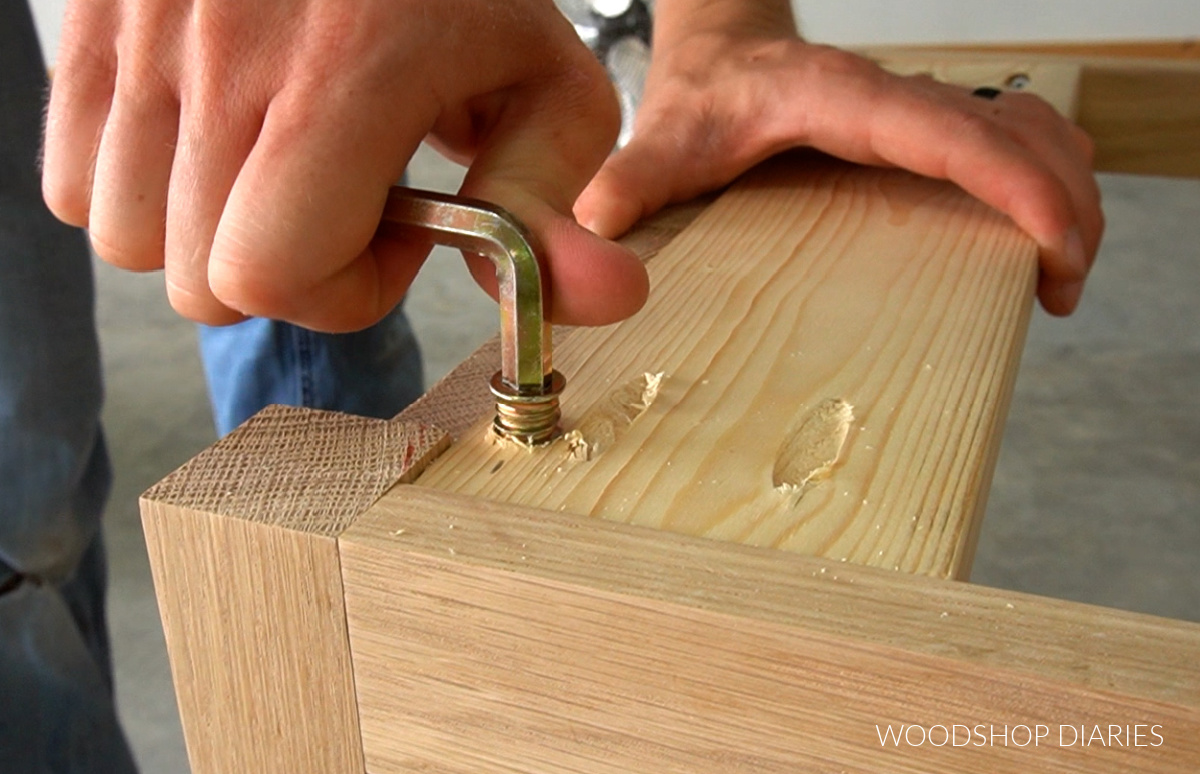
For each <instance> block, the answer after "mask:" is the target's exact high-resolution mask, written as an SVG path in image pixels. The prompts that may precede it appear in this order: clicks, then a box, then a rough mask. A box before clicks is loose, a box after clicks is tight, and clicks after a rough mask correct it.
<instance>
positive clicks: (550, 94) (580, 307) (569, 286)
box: [461, 80, 649, 325]
mask: <svg viewBox="0 0 1200 774" xmlns="http://www.w3.org/2000/svg"><path fill="white" fill-rule="evenodd" d="M602 85H603V88H604V89H605V91H601V92H599V93H598V94H597V93H596V90H595V89H592V90H589V91H590V93H588V94H579V93H578V92H579V88H578V85H577V84H576V85H575V88H574V89H572V85H571V84H560V85H559V86H547V85H546V84H545V83H544V82H543V83H541V84H538V85H536V86H534V87H531V88H530V89H528V90H527V91H526V92H525V93H523V94H516V95H514V94H513V93H511V92H510V93H508V94H506V95H504V97H503V99H504V101H505V104H504V105H503V108H502V109H500V110H498V111H496V113H498V114H499V115H500V116H501V117H500V119H499V120H498V121H497V122H496V123H495V124H494V126H492V127H491V128H490V130H489V131H487V132H486V133H485V135H484V137H483V138H482V142H481V143H480V145H479V146H478V151H477V153H476V155H475V159H474V161H473V163H472V164H471V167H470V170H469V171H468V173H467V177H466V179H465V180H464V182H463V185H462V189H461V193H462V194H463V195H464V196H470V197H473V198H478V199H483V200H485V201H489V202H493V203H495V204H498V205H500V206H502V207H504V208H505V209H507V210H508V211H509V212H511V213H512V214H513V215H515V216H516V217H517V218H518V219H519V220H521V222H522V223H524V224H525V226H526V227H527V228H528V229H529V230H530V232H531V233H532V234H533V237H534V239H535V240H536V242H537V243H538V247H539V248H540V252H541V255H542V258H543V261H544V263H543V271H544V275H545V276H543V287H544V289H545V290H546V291H547V299H548V301H547V304H548V309H549V317H550V319H551V320H552V321H553V322H555V323H560V324H570V325H604V324H608V323H612V322H617V321H619V320H622V319H624V318H626V317H629V316H630V315H632V314H633V313H635V312H636V311H637V310H638V309H640V308H641V307H642V305H643V304H644V303H645V301H646V296H647V294H648V291H649V280H648V278H647V276H646V270H645V268H644V267H643V266H642V263H641V261H640V260H639V259H638V258H637V256H636V255H634V254H633V253H632V252H631V251H629V250H627V249H626V248H624V247H621V246H620V245H617V244H614V243H612V242H610V241H608V240H606V239H604V238H602V237H600V236H597V235H596V234H594V233H592V232H591V231H589V230H587V229H586V228H583V227H582V226H580V225H579V224H578V223H577V222H576V220H575V218H574V217H573V215H572V213H571V208H572V204H573V203H574V201H575V198H576V196H577V195H578V194H579V191H580V190H581V189H582V188H583V187H584V185H585V184H586V183H587V180H588V179H589V177H590V176H591V174H592V173H593V172H594V171H595V169H596V167H597V166H599V164H600V162H601V160H603V158H604V156H605V154H606V153H607V151H608V149H610V148H611V147H612V143H613V140H614V138H615V136H616V127H617V125H618V122H619V113H618V112H617V109H616V106H615V100H613V98H612V95H611V93H609V92H608V91H607V89H608V84H607V81H606V80H605V81H603V82H602ZM596 97H601V98H600V99H596ZM487 112H492V111H487ZM468 264H469V266H470V268H471V273H472V274H473V275H474V276H475V279H476V281H478V282H479V284H480V285H481V286H482V287H483V288H484V289H485V290H487V291H488V292H489V293H490V294H491V295H492V296H493V297H494V296H495V295H496V292H497V290H496V277H495V269H494V267H493V266H492V265H491V263H490V262H488V261H486V260H484V259H482V258H474V259H472V258H468Z"/></svg>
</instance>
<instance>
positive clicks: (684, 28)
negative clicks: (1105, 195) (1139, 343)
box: [575, 0, 1104, 314]
mask: <svg viewBox="0 0 1200 774" xmlns="http://www.w3.org/2000/svg"><path fill="white" fill-rule="evenodd" d="M685 5H687V6H688V8H689V10H690V11H692V12H691V13H687V14H684V13H683V8H684V6H685ZM704 6H713V7H716V8H717V11H718V12H717V13H714V14H710V15H709V16H708V17H707V18H706V17H705V16H704V14H703V13H699V11H701V10H705V9H704V8H703V7H704ZM730 8H736V9H737V11H736V12H734V13H730V12H729V9H730ZM671 9H674V11H675V13H676V14H677V15H675V16H668V15H665V14H666V13H667V12H668V11H669V10H671ZM746 9H751V10H753V11H754V13H746ZM658 11H659V17H658V26H657V27H656V28H655V40H654V45H655V47H654V58H653V59H652V61H651V66H650V70H649V73H648V75H647V81H646V86H645V92H644V96H643V101H642V105H641V108H640V109H639V112H638V115H637V119H636V122H635V127H634V136H633V139H632V140H631V142H630V143H629V144H628V145H627V146H626V147H625V148H624V149H623V150H622V151H620V152H619V153H617V154H615V155H614V156H613V157H612V158H610V159H609V160H608V162H607V163H606V164H605V165H604V167H603V168H602V169H601V170H600V172H599V174H598V175H597V176H596V178H595V179H594V180H593V181H592V183H591V184H590V185H589V187H588V188H587V189H586V190H585V191H584V193H583V195H582V196H581V197H580V199H579V201H578V202H577V203H576V206H575V213H576V215H577V216H578V217H579V219H580V222H582V223H583V224H584V225H587V226H588V227H590V228H592V229H593V230H595V231H596V232H597V233H599V234H601V235H604V236H608V237H614V236H616V235H618V234H620V233H622V232H623V231H625V230H626V229H627V228H628V227H629V226H631V225H632V224H633V223H635V222H636V221H637V220H638V219H639V218H641V217H643V216H645V215H648V214H650V213H652V212H654V211H655V210H657V209H659V208H660V207H662V206H664V205H666V204H668V203H670V202H674V201H681V200H686V199H689V198H692V197H694V196H696V195H698V194H700V193H702V192H704V191H708V190H711V189H713V188H717V187H720V186H721V185H724V184H726V183H728V182H729V181H731V180H732V179H733V178H734V177H736V176H737V175H739V174H741V173H742V172H743V171H745V170H746V169H749V168H750V167H751V166H753V165H754V164H756V163H758V162H759V161H762V160H763V159H766V158H768V157H770V156H772V155H774V154H776V153H778V152H780V151H783V150H786V149H788V148H793V147H798V146H809V147H813V148H816V149H818V150H821V151H824V152H826V153H830V154H832V155H835V156H838V157H841V158H844V159H848V160H850V161H854V162H858V163H863V164H873V165H879V166H896V167H903V168H906V169H909V170H912V171H914V172H917V173H919V174H922V175H927V176H930V177H937V178H943V179H947V180H951V181H953V182H955V183H957V184H958V185H960V186H961V187H962V188H963V189H965V190H966V191H967V192H969V193H971V194H973V195H974V196H976V197H977V198H979V199H981V200H983V201H984V202H986V203H988V204H990V205H992V206H993V207H995V208H996V209H998V210H1000V211H1002V212H1004V213H1006V214H1007V215H1009V216H1010V217H1011V218H1012V219H1013V220H1014V221H1015V222H1016V223H1017V225H1018V226H1020V227H1021V228H1022V229H1023V230H1025V231H1026V232H1027V233H1029V234H1030V235H1031V236H1032V237H1033V238H1034V239H1035V240H1036V241H1037V243H1038V245H1039V247H1040V253H1041V255H1040V267H1041V277H1040V280H1039V287H1038V296H1039V298H1040V300H1041V303H1042V305H1043V306H1044V307H1045V308H1046V310H1047V311H1049V312H1051V313H1053V314H1068V313H1070V312H1071V311H1072V310H1073V309H1074V308H1075V306H1076V304H1077V303H1078V300H1079V296H1080V293H1081V292H1082V289H1083V281H1084V279H1085V277H1086V276H1087V272H1088V270H1089V268H1090V266H1091V263H1092V261H1093V260H1094V258H1095V254H1096V250H1097V247H1098V245H1099V242H1100V236H1101V233H1102V231H1103V229H1104V218H1103V215H1102V213H1101V211H1100V194H1099V190H1098V188H1097V186H1096V182H1095V179H1094V177H1093V176H1092V173H1091V154H1092V144H1091V141H1090V140H1089V138H1088V137H1087V136H1086V135H1085V134H1084V133H1083V131H1082V130H1080V129H1079V128H1078V127H1076V126H1074V125H1073V124H1071V123H1070V122H1069V121H1066V120H1065V119H1063V118H1061V117H1060V116H1059V115H1058V114H1057V113H1056V112H1055V111H1054V110H1053V108H1051V107H1050V106H1049V105H1048V104H1046V103H1045V102H1043V101H1042V100H1041V99H1039V98H1037V97H1034V96H1032V95H1029V94H1020V93H1005V94H1003V95H1002V96H1000V97H999V98H998V99H996V100H995V101H988V100H984V99H980V98H978V97H973V96H971V94H970V92H969V91H968V90H966V89H963V88H960V87H957V86H949V85H946V84H941V83H937V82H935V81H933V80H932V79H929V78H926V77H912V78H904V77H899V76H895V75H891V74H889V73H887V72H885V71H884V70H882V69H881V68H879V67H877V66H876V65H874V64H873V63H871V62H869V61H867V60H866V59H863V58H861V57H858V56H855V55H853V54H850V53H847V52H844V51H838V50H836V49H832V48H828V47H824V46H816V45H810V44H808V43H805V42H804V41H802V40H800V39H799V38H798V36H797V35H796V33H795V25H794V22H793V21H792V18H791V13H790V7H788V5H787V3H786V2H783V3H775V4H774V6H772V3H771V2H758V0H735V1H734V2H723V1H722V0H675V2H674V3H672V2H671V0H660V2H659V5H658ZM668 171H669V174H668V173H667V172H668Z"/></svg>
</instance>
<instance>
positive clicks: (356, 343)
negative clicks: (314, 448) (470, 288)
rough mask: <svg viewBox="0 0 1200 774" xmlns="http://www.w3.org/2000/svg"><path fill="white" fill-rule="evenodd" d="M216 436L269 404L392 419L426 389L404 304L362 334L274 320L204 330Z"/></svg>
mask: <svg viewBox="0 0 1200 774" xmlns="http://www.w3.org/2000/svg"><path fill="white" fill-rule="evenodd" d="M200 354H201V356H202V358H203V361H204V374H205V377H206V379H207V381H208V392H209V397H210V398H211V400H212V404H213V417H214V419H215V420H216V424H217V432H218V433H220V434H221V435H225V434H226V433H228V432H229V431H230V430H232V429H233V428H235V427H237V426H238V425H240V424H241V423H242V422H244V421H245V420H246V419H248V418H249V417H250V416H252V415H253V414H255V413H256V412H258V410H259V409H261V408H263V407H264V406H266V405H268V404H271V403H282V404H285V405H289V406H307V407H309V408H320V409H330V410H334V411H345V412H347V413H350V414H358V415H360V416H368V417H378V418H380V419H390V418H391V417H393V416H395V415H396V414H397V413H399V412H400V410H401V409H403V408H404V407H405V406H407V405H408V404H409V403H412V402H413V401H414V400H416V399H417V397H419V396H420V395H421V392H422V391H423V376H422V368H421V355H420V352H419V350H418V349H417V342H416V339H415V338H414V337H413V332H412V328H411V327H410V326H409V323H408V318H406V317H405V315H404V311H403V308H402V307H396V308H395V309H394V310H392V312H391V314H389V315H388V316H387V317H385V318H384V319H383V320H382V321H380V322H378V323H376V324H375V325H374V326H372V327H370V328H367V329H366V330H363V331H358V332H357V333H341V334H331V333H314V332H312V331H309V330H305V329H303V328H298V327H296V326H295V325H289V324H288V323H281V322H277V321H275V320H263V319H257V318H256V319H251V320H247V321H245V322H242V323H238V324H237V325H230V326H228V327H224V328H213V327H209V326H205V325H202V326H200Z"/></svg>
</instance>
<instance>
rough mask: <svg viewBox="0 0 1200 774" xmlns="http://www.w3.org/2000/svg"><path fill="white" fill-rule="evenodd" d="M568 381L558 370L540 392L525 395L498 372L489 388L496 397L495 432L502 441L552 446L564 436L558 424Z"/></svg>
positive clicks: (493, 427) (493, 426)
mask: <svg viewBox="0 0 1200 774" xmlns="http://www.w3.org/2000/svg"><path fill="white" fill-rule="evenodd" d="M566 384H567V380H566V379H564V378H563V375H562V374H560V373H559V372H558V371H551V372H550V376H549V377H547V379H546V383H545V385H544V387H543V389H542V391H541V392H540V393H522V392H521V391H519V390H517V389H515V388H513V387H512V386H510V385H509V384H508V382H506V381H505V380H504V377H503V375H502V374H501V373H500V372H499V371H497V372H496V374H495V375H494V376H493V377H492V381H491V383H490V387H491V390H492V395H494V396H495V397H496V418H495V420H494V421H493V422H492V430H493V431H494V432H495V433H496V435H498V436H500V437H501V438H506V439H508V440H512V441H516V442H517V443H520V444H523V445H525V446H541V445H543V444H547V443H550V442H551V441H553V440H554V439H555V438H557V437H558V436H559V435H560V434H561V433H562V428H561V427H559V424H558V421H559V419H560V418H561V417H562V411H561V410H560V409H559V406H558V396H559V394H560V393H562V391H563V388H564V387H566Z"/></svg>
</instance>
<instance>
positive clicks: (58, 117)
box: [42, 2, 117, 227]
mask: <svg viewBox="0 0 1200 774" xmlns="http://www.w3.org/2000/svg"><path fill="white" fill-rule="evenodd" d="M110 5H111V3H110V2H97V3H72V4H71V5H70V6H69V8H68V9H67V12H66V13H65V14H64V16H63V31H62V34H63V38H64V40H68V39H70V38H87V37H90V36H93V35H94V36H97V37H99V38H100V39H106V38H108V37H111V36H112V35H113V34H114V30H113V28H112V24H111V22H110V16H111V14H110V11H109V6H110ZM116 75H117V60H116V56H115V53H114V52H113V51H112V50H111V49H109V48H107V47H105V46H74V47H72V46H63V49H62V52H61V53H60V55H59V58H58V64H57V68H56V72H55V78H54V81H53V83H52V86H51V89H50V102H49V105H48V110H47V115H46V136H45V146H44V150H43V158H42V195H43V197H44V198H45V200H46V205H47V206H48V207H49V208H50V211H51V212H53V213H54V215H55V216H56V217H58V218H59V220H62V221H63V222H65V223H70V224H71V225H73V226H81V227H84V226H87V225H88V212H89V210H90V209H91V190H92V172H93V169H94V163H95V158H96V153H97V149H98V147H99V144H100V137H101V133H102V131H103V128H104V122H105V120H106V119H107V117H108V111H109V106H110V104H111V102H112V94H113V84H114V83H115V81H116Z"/></svg>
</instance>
